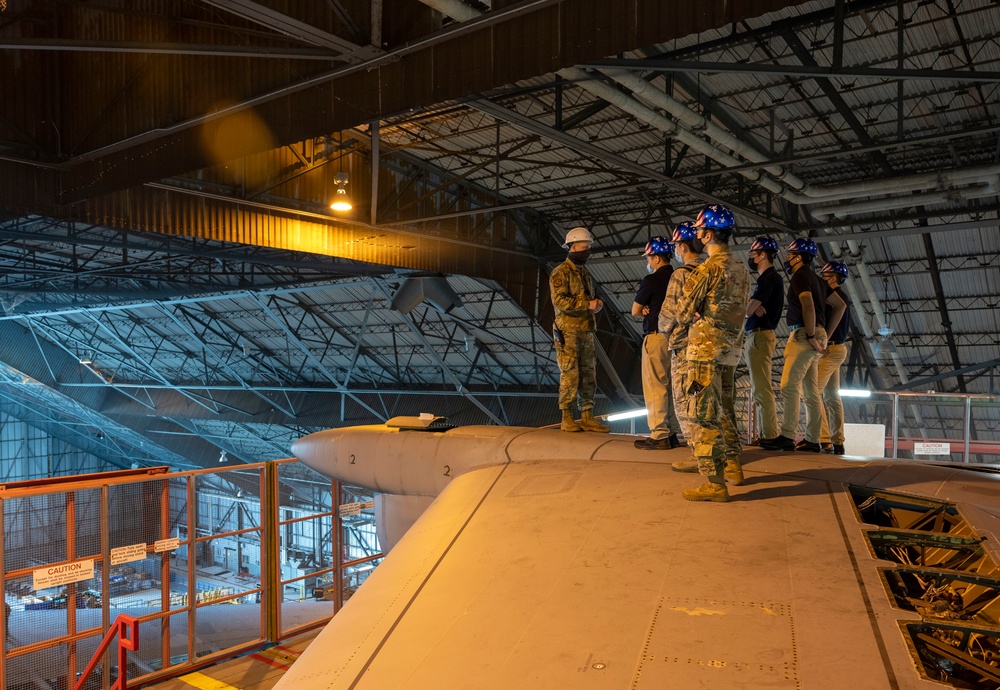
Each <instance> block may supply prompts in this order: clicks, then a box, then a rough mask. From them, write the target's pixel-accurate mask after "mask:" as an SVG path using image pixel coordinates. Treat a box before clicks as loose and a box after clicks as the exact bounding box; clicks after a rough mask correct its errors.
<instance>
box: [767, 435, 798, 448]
mask: <svg viewBox="0 0 1000 690" xmlns="http://www.w3.org/2000/svg"><path fill="white" fill-rule="evenodd" d="M760 447H761V448H763V449H764V450H795V439H791V438H788V437H787V436H782V435H781V434H778V435H777V436H775V437H774V438H762V439H761V440H760Z"/></svg>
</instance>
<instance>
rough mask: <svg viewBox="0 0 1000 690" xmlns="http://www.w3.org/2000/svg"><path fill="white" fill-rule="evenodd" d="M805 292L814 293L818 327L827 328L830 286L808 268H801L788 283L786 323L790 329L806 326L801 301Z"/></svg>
mask: <svg viewBox="0 0 1000 690" xmlns="http://www.w3.org/2000/svg"><path fill="white" fill-rule="evenodd" d="M803 292H811V293H812V298H813V306H814V307H815V311H816V327H817V328H826V298H827V296H828V295H829V294H830V286H829V285H827V284H826V283H825V282H823V279H822V278H820V277H819V276H818V275H816V274H815V273H813V270H812V269H811V268H809V267H808V266H802V267H800V268H799V270H797V271H795V273H793V274H792V279H791V280H790V281H788V310H787V311H786V312H785V323H787V324H788V327H789V328H791V327H792V326H804V325H805V324H804V323H803V322H802V302H800V301H799V295H800V294H802V293H803Z"/></svg>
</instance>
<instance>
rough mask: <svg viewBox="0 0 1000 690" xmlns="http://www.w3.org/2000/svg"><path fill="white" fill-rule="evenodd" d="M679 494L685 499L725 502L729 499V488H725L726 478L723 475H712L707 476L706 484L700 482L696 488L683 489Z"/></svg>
mask: <svg viewBox="0 0 1000 690" xmlns="http://www.w3.org/2000/svg"><path fill="white" fill-rule="evenodd" d="M681 495H683V496H684V500H687V501H712V502H713V503H725V502H726V501H728V500H729V489H727V488H726V480H725V479H724V478H723V477H719V476H715V475H713V476H711V477H709V478H708V484H702V485H701V486H699V487H698V488H696V489H684V491H682V492H681Z"/></svg>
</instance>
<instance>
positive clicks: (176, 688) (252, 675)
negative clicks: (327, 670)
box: [146, 632, 316, 690]
mask: <svg viewBox="0 0 1000 690" xmlns="http://www.w3.org/2000/svg"><path fill="white" fill-rule="evenodd" d="M315 637H316V633H315V632H313V633H306V634H303V635H300V636H298V637H295V638H293V639H291V640H288V641H287V642H284V643H282V644H276V645H272V646H270V647H268V648H266V649H262V650H260V651H258V652H252V653H250V654H244V655H242V656H239V657H237V658H235V659H229V660H227V661H222V662H220V663H217V664H215V665H213V666H210V667H208V668H204V669H200V670H198V671H193V672H191V673H187V674H184V675H182V676H178V677H177V678H171V679H170V680H165V681H162V682H160V683H154V684H152V685H147V686H146V687H147V688H149V689H150V690H191V688H199V690H270V689H271V688H272V687H274V684H275V683H277V682H278V680H279V679H280V678H281V677H282V676H283V675H284V674H285V671H287V670H288V669H289V668H290V667H291V665H292V664H293V663H295V660H296V659H298V658H299V655H300V654H302V652H303V651H304V650H305V649H306V647H308V646H309V644H310V643H311V642H312V641H313V639H315Z"/></svg>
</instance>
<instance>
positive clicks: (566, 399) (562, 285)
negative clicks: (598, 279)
mask: <svg viewBox="0 0 1000 690" xmlns="http://www.w3.org/2000/svg"><path fill="white" fill-rule="evenodd" d="M549 292H550V293H551V295H552V306H553V307H555V312H556V323H555V328H556V331H561V332H562V335H563V338H562V340H563V342H560V338H559V336H558V334H555V333H554V334H553V335H554V340H555V346H556V357H557V359H558V360H559V408H560V409H562V410H569V409H572V407H573V401H574V400H576V399H577V396H578V395H579V400H580V409H581V410H589V409H592V408H593V407H594V393H595V391H596V389H597V361H596V352H595V350H594V331H595V330H596V329H597V324H596V322H595V320H594V314H593V312H591V311H590V301H591V300H593V299H596V298H595V296H594V280H593V278H591V277H590V273H589V272H588V271H587V269H586V268H584V267H583V266H577V265H576V264H575V263H573V262H572V261H570V260H569V259H566V260H565V261H563V262H562V263H561V264H559V265H558V266H556V267H555V269H554V270H553V271H552V274H551V275H550V276H549Z"/></svg>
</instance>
